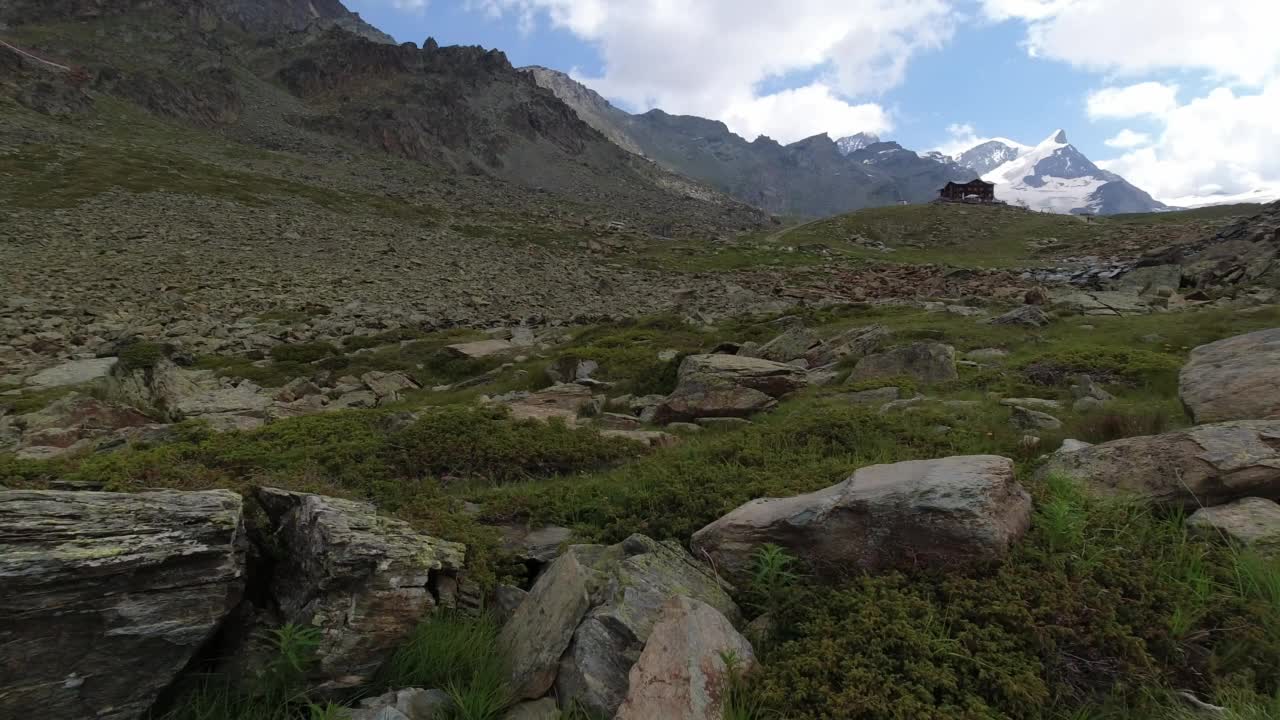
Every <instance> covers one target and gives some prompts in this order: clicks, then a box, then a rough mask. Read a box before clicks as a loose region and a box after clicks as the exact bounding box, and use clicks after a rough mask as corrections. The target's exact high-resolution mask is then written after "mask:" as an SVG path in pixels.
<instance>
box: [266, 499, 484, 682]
mask: <svg viewBox="0 0 1280 720" xmlns="http://www.w3.org/2000/svg"><path fill="white" fill-rule="evenodd" d="M257 497H258V500H259V502H261V503H262V506H263V507H264V508H265V509H266V512H267V515H268V517H269V518H270V522H271V528H272V530H271V532H272V536H273V540H274V542H275V543H276V545H277V546H278V547H279V548H280V553H281V556H280V557H279V558H278V559H277V564H276V569H275V573H274V574H273V576H272V583H271V588H270V591H271V594H272V597H273V599H274V600H275V602H276V603H277V604H278V606H279V609H280V613H281V616H282V619H283V620H284V621H285V622H292V623H300V624H304V625H310V626H312V627H316V628H319V629H320V631H321V632H322V640H321V644H320V647H319V649H318V651H317V658H318V661H319V662H318V667H317V669H316V672H315V674H314V678H315V680H317V681H319V682H321V683H323V685H324V687H325V688H327V689H337V688H343V687H351V686H354V685H359V684H363V683H364V682H367V681H368V679H369V678H370V676H371V675H372V673H373V671H375V670H376V669H377V668H378V666H379V665H381V664H382V662H383V661H385V660H386V658H387V656H388V655H389V654H390V652H391V651H392V650H394V649H395V647H396V646H397V645H398V644H399V643H400V642H401V641H403V640H404V638H405V637H407V636H408V634H409V633H410V632H411V631H412V630H413V628H414V627H415V626H416V625H417V624H418V623H419V622H420V621H421V620H422V619H423V618H424V617H425V616H426V615H427V614H429V613H430V612H432V610H433V609H434V608H435V607H436V606H437V605H438V604H439V599H438V598H437V597H436V596H435V595H433V593H432V589H433V588H434V587H436V585H437V584H438V582H439V581H440V580H441V579H442V578H446V577H453V576H454V575H455V574H456V573H457V572H458V571H459V570H461V568H462V565H463V559H464V557H465V554H466V546H464V545H461V544H459V543H454V542H447V541H444V540H439V539H437V538H433V537H431V536H428V535H423V534H421V533H419V532H417V531H416V530H414V529H413V528H412V527H411V526H410V525H409V524H408V523H406V522H403V521H401V520H393V519H391V518H386V517H380V516H379V515H378V514H377V511H376V509H375V508H374V507H373V505H371V504H368V503H361V502H354V501H351V500H342V499H338V498H331V497H324V496H321V495H309V494H305V493H295V492H289V491H286V490H277V489H275V488H259V489H258V491H257Z"/></svg>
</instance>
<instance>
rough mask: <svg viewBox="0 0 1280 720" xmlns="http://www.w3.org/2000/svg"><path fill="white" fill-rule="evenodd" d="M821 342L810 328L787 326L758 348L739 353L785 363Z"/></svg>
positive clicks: (801, 356)
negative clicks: (779, 333)
mask: <svg viewBox="0 0 1280 720" xmlns="http://www.w3.org/2000/svg"><path fill="white" fill-rule="evenodd" d="M821 342H822V341H821V340H820V339H819V338H818V336H817V335H814V334H813V332H812V331H811V330H808V329H807V328H805V327H803V326H799V325H797V326H795V327H791V328H788V329H787V330H786V331H785V332H783V333H782V334H781V335H779V336H777V337H775V338H774V339H772V340H770V341H769V342H767V343H765V344H764V345H761V346H760V347H758V348H752V349H750V350H747V351H746V352H739V355H740V356H745V357H756V358H761V359H764V360H772V361H774V362H780V363H785V362H790V361H792V360H796V359H801V358H804V357H805V354H806V353H808V352H809V350H810V349H812V348H813V347H815V346H817V345H819V344H820V343H821Z"/></svg>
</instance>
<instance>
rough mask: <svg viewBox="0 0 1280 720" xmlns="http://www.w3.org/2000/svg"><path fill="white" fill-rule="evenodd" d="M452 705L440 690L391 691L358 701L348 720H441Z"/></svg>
mask: <svg viewBox="0 0 1280 720" xmlns="http://www.w3.org/2000/svg"><path fill="white" fill-rule="evenodd" d="M453 705H454V703H453V699H452V698H450V697H449V694H448V693H446V692H444V691H442V690H422V689H419V688H407V689H405V690H392V691H391V692H389V693H384V694H382V695H379V696H377V697H371V698H365V699H363V700H361V701H360V707H359V708H358V709H356V710H354V711H352V712H351V714H350V718H349V720H441V719H442V718H444V717H447V716H448V713H449V711H450V710H452V709H453Z"/></svg>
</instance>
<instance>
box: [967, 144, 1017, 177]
mask: <svg viewBox="0 0 1280 720" xmlns="http://www.w3.org/2000/svg"><path fill="white" fill-rule="evenodd" d="M1030 149H1031V148H1030V147H1028V146H1026V145H1023V144H1022V143H1020V142H1015V141H1013V140H1009V139H1008V138H992V139H991V140H988V141H986V142H984V143H981V144H979V145H974V146H973V147H971V148H969V149H968V150H965V151H964V152H962V153H960V154H958V155H954V156H952V158H951V159H952V160H954V161H955V162H956V163H957V164H958V165H960V166H962V167H965V168H968V169H970V170H972V171H973V172H974V173H976V174H978V175H986V174H987V173H989V172H991V171H992V170H995V169H996V168H998V167H1000V166H1001V165H1003V164H1005V163H1007V162H1009V161H1010V160H1014V159H1016V158H1017V157H1018V156H1019V155H1021V154H1022V153H1024V152H1026V151H1028V150H1030Z"/></svg>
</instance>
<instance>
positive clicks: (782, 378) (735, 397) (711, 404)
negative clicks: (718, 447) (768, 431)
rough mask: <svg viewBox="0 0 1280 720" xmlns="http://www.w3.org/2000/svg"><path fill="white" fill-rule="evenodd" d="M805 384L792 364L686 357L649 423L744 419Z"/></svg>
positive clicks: (802, 376) (702, 356)
mask: <svg viewBox="0 0 1280 720" xmlns="http://www.w3.org/2000/svg"><path fill="white" fill-rule="evenodd" d="M807 382H808V381H807V378H806V377H805V371H804V370H802V369H800V368H797V367H794V366H792V365H784V364H782V363H777V362H773V361H770V360H761V359H759V358H749V357H740V356H736V355H690V356H689V357H687V358H685V359H684V361H683V362H681V363H680V370H679V382H678V384H677V385H676V389H675V391H674V392H672V393H671V395H670V396H668V397H667V399H666V400H664V401H663V402H662V404H661V405H659V406H658V409H657V414H656V417H655V420H656V421H657V422H661V423H667V422H687V421H690V420H696V419H697V418H706V417H739V418H740V417H747V416H749V415H753V414H755V413H757V412H760V411H762V410H767V409H769V408H771V407H773V406H774V405H776V404H777V400H778V398H780V397H782V396H784V395H787V394H789V393H792V392H795V391H796V390H799V389H801V388H803V387H804V386H805V385H806V383H807Z"/></svg>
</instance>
